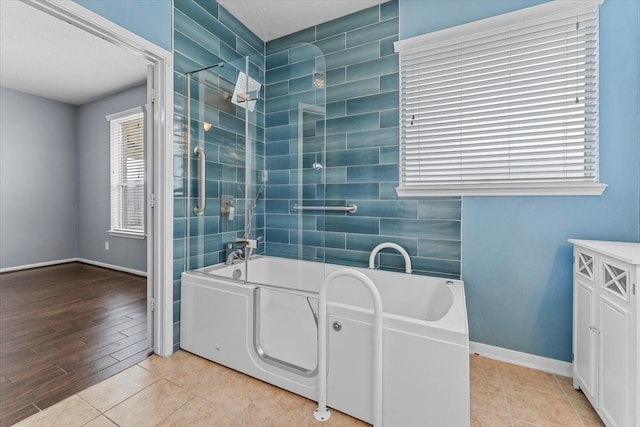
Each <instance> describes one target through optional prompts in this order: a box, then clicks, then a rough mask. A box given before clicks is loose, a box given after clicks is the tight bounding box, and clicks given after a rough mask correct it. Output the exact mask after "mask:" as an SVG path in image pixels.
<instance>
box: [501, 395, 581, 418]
mask: <svg viewBox="0 0 640 427" xmlns="http://www.w3.org/2000/svg"><path fill="white" fill-rule="evenodd" d="M507 402H508V403H509V406H510V408H511V416H512V418H513V419H514V420H521V421H525V422H528V423H531V424H535V425H539V426H545V427H546V426H549V427H551V426H554V427H555V426H562V427H573V426H575V427H581V426H582V421H581V420H580V418H579V417H578V414H577V413H576V412H575V411H574V410H573V407H571V405H570V404H569V400H568V399H566V398H565V397H564V396H561V397H558V395H552V394H548V393H545V392H542V391H539V390H533V389H532V390H525V391H511V392H508V394H507Z"/></svg>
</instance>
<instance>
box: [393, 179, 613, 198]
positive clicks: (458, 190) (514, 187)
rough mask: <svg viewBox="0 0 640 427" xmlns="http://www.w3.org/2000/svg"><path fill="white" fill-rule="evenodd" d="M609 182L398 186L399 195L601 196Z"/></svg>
mask: <svg viewBox="0 0 640 427" xmlns="http://www.w3.org/2000/svg"><path fill="white" fill-rule="evenodd" d="M606 188H607V184H602V183H599V182H589V183H560V184H559V183H554V184H541V183H537V184H533V183H532V184H468V185H447V186H438V185H420V186H418V185H415V186H404V187H402V186H400V187H397V188H396V193H397V194H398V197H424V196H599V195H601V194H602V193H603V192H604V190H605V189H606Z"/></svg>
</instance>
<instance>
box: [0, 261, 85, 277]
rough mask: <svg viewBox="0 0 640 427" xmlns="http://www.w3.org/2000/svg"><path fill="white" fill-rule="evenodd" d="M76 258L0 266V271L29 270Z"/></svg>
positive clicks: (63, 262) (65, 262) (64, 262)
mask: <svg viewBox="0 0 640 427" xmlns="http://www.w3.org/2000/svg"><path fill="white" fill-rule="evenodd" d="M76 261H78V258H67V259H58V260H55V261H45V262H36V263H35V264H26V265H16V266H14V267H5V268H0V273H8V272H10V271H20V270H29V269H30V268H39V267H49V266H51V265H58V264H67V263H69V262H76Z"/></svg>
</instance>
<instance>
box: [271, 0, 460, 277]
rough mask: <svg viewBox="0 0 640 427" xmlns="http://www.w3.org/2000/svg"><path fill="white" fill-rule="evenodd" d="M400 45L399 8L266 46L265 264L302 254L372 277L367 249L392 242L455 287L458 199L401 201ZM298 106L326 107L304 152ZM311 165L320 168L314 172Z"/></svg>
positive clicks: (388, 260) (391, 256)
mask: <svg viewBox="0 0 640 427" xmlns="http://www.w3.org/2000/svg"><path fill="white" fill-rule="evenodd" d="M396 40H398V1H397V0H392V1H389V2H386V3H382V4H381V5H379V6H375V7H372V8H368V9H365V10H362V11H359V12H356V13H353V14H351V15H348V16H345V17H341V18H338V19H336V20H333V21H330V22H326V23H323V24H321V25H318V26H315V27H311V28H307V29H304V30H302V31H299V32H297V33H294V34H291V35H287V36H284V37H282V38H279V39H276V40H273V41H270V42H267V44H266V51H265V55H266V57H265V68H266V71H265V72H266V77H265V83H266V85H267V86H266V91H265V93H266V94H267V96H266V106H265V111H266V120H265V129H266V137H265V145H266V147H265V149H266V159H265V168H266V169H267V170H268V173H269V181H268V185H267V191H266V206H265V210H266V213H267V217H266V226H267V233H266V236H265V240H266V244H265V250H266V252H267V253H268V254H270V255H276V256H285V257H298V256H300V254H301V253H302V254H303V257H305V258H310V259H316V260H326V261H327V262H333V263H338V264H344V265H356V266H365V265H367V264H368V260H369V253H370V251H371V249H373V248H374V247H375V246H376V245H377V244H379V243H382V242H387V241H390V242H396V243H398V244H400V245H402V246H403V247H405V248H406V249H407V250H408V251H409V254H410V256H411V260H412V263H413V267H414V271H415V272H416V273H418V274H429V275H436V276H441V277H447V278H459V277H460V259H461V255H460V254H461V250H460V241H461V232H460V226H461V200H460V198H430V199H398V198H397V196H396V193H395V187H396V186H397V185H398V158H399V156H398V149H399V140H398V135H399V132H398V126H399V113H398V106H399V100H398V90H399V89H398V88H399V76H398V57H397V55H396V54H395V53H394V51H393V42H394V41H396ZM314 72H316V73H317V72H321V73H322V74H323V75H324V80H325V87H324V89H318V88H314V87H313V86H312V77H313V73H314ZM325 102H326V104H325ZM301 103H302V104H310V105H316V106H320V107H321V108H322V107H324V120H322V119H319V118H318V119H317V120H316V121H315V128H313V129H311V127H310V126H309V125H310V123H309V122H306V121H305V124H304V135H303V138H302V141H303V142H302V145H303V146H302V149H300V148H299V141H298V122H299V120H298V115H299V113H300V111H306V110H303V109H302V108H299V105H300V104H301ZM305 114H307V113H305ZM323 145H324V147H323ZM325 150H326V151H325ZM314 162H318V163H321V164H323V166H324V168H323V169H321V170H316V169H314V168H313V163H314ZM300 163H302V165H303V167H304V169H303V171H302V172H301V173H300V172H299V171H298V166H299V164H300ZM322 174H324V175H322ZM301 193H302V198H300V195H301ZM295 203H298V204H300V203H302V204H307V205H316V206H317V205H322V204H326V205H329V206H346V205H348V204H352V203H354V204H357V205H358V211H357V212H356V213H355V214H350V213H349V214H347V213H342V212H340V213H335V212H328V213H326V214H320V215H318V214H313V213H304V214H302V215H298V214H296V213H295V212H294V211H293V210H291V206H292V205H293V204H295ZM299 227H300V229H299ZM301 230H302V231H301ZM297 245H302V250H300V248H299V247H298V246H297ZM379 262H380V264H381V268H384V269H390V270H403V269H404V265H403V258H402V257H401V256H399V255H397V254H395V253H393V252H392V251H388V250H385V251H383V252H382V254H381V256H380V257H379Z"/></svg>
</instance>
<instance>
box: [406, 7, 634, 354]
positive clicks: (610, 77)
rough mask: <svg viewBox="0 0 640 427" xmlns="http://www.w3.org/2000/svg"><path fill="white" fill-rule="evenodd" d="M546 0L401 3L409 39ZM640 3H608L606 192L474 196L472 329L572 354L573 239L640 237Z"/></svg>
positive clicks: (469, 209)
mask: <svg viewBox="0 0 640 427" xmlns="http://www.w3.org/2000/svg"><path fill="white" fill-rule="evenodd" d="M538 3H541V2H540V1H533V0H518V1H510V2H504V1H488V0H482V1H475V2H469V1H464V0H455V1H454V0H446V1H444V0H443V1H429V2H422V1H411V0H402V1H401V2H400V36H401V38H408V37H412V36H416V35H419V34H423V33H428V32H431V31H434V30H438V29H442V28H445V27H449V26H454V25H459V24H462V23H465V22H469V21H473V20H476V19H481V18H486V17H489V16H493V15H498V14H501V13H505V12H508V11H511V10H516V9H520V8H524V7H528V6H532V5H535V4H538ZM639 20H640V3H638V2H637V1H610V0H608V1H605V2H604V3H603V4H602V5H601V6H600V86H599V87H600V180H601V182H603V183H605V184H607V185H608V188H607V189H606V190H605V192H604V194H603V195H602V196H588V197H587V196H552V197H465V198H464V200H463V218H464V224H463V245H462V255H463V272H462V273H463V274H462V276H463V279H464V280H465V284H466V292H467V308H468V317H469V329H470V338H471V340H473V341H477V342H481V343H485V344H489V345H495V346H498V347H503V348H508V349H512V350H516V351H521V352H525V353H530V354H536V355H540V356H545V357H549V358H553V359H559V360H563V361H571V334H572V247H571V245H569V243H568V242H567V239H569V238H580V239H598V240H623V241H638V239H639V237H640V236H639V232H640V231H639V228H640V225H639V223H638V217H639V215H640V212H639V209H640V208H639V206H640V202H639V199H640V190H639V186H640V168H639V167H638V165H639V164H640V142H639V141H640V134H639V129H638V119H639V117H640V112H639V105H640V88H639V83H638V82H640V69H639V68H640V64H639V58H638V55H639V54H638V52H640V33H639V32H640V30H639V28H640V22H639Z"/></svg>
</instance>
